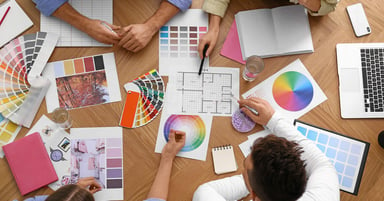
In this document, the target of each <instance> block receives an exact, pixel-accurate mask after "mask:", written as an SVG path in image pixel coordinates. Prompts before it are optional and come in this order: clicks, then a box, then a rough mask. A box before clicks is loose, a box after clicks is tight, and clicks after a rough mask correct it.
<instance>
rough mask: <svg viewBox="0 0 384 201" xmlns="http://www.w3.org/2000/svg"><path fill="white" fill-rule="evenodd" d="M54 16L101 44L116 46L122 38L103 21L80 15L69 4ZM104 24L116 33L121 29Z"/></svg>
mask: <svg viewBox="0 0 384 201" xmlns="http://www.w3.org/2000/svg"><path fill="white" fill-rule="evenodd" d="M52 15H53V16H55V17H57V18H59V19H61V20H63V21H65V22H67V23H68V24H71V25H72V26H74V27H75V28H77V29H79V30H80V31H82V32H84V33H86V34H88V35H89V36H90V37H92V38H94V39H95V40H97V41H99V42H102V43H107V44H116V43H118V42H119V40H120V37H119V36H118V35H117V34H116V33H115V32H112V31H110V30H109V29H108V28H106V27H105V26H104V25H102V21H100V20H96V19H89V18H88V17H86V16H84V15H82V14H80V13H79V12H78V11H77V10H75V9H74V8H73V7H72V6H71V5H70V4H69V3H68V2H66V3H64V4H63V5H62V6H60V7H59V8H58V9H56V10H55V12H53V13H52ZM103 23H105V24H107V25H108V26H109V27H111V28H112V29H113V30H115V31H118V30H119V29H120V27H118V26H115V25H112V24H108V23H107V22H103Z"/></svg>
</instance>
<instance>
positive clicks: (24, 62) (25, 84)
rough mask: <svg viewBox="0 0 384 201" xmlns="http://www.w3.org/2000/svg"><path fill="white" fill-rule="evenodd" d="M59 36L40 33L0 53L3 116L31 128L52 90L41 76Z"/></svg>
mask: <svg viewBox="0 0 384 201" xmlns="http://www.w3.org/2000/svg"><path fill="white" fill-rule="evenodd" d="M57 40H58V36H57V35H55V34H52V33H45V32H37V33H33V34H27V35H24V36H20V37H18V38H16V39H14V40H12V41H10V42H9V43H8V44H7V45H5V46H4V47H3V48H2V49H1V50H0V72H1V75H0V103H1V106H0V113H1V114H2V115H3V116H4V117H5V118H8V119H10V120H11V121H13V122H15V123H17V124H19V125H22V126H26V127H29V126H30V125H31V123H32V120H33V118H34V116H35V114H36V112H37V110H38V108H39V106H40V103H41V101H42V99H43V98H44V95H45V93H46V91H47V89H48V86H49V81H48V80H46V79H44V78H42V77H41V76H40V74H41V72H42V71H43V69H44V67H45V64H46V63H47V61H48V59H49V57H50V55H51V53H52V51H53V49H54V48H55V45H56V43H57Z"/></svg>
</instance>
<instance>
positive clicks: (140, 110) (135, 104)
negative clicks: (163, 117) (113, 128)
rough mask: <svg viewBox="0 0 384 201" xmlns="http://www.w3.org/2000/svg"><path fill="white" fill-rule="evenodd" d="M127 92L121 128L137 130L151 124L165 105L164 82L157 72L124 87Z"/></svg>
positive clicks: (154, 71) (147, 74) (152, 71)
mask: <svg viewBox="0 0 384 201" xmlns="http://www.w3.org/2000/svg"><path fill="white" fill-rule="evenodd" d="M124 88H125V90H126V91H127V98H126V101H125V105H124V109H123V113H122V115H121V119H120V126H123V127H127V128H136V127H140V126H144V125H146V124H147V123H149V122H151V121H152V120H153V119H154V118H155V117H156V116H157V115H158V114H159V112H160V110H161V108H162V107H163V103H164V92H165V87H164V82H163V79H162V78H161V76H160V75H159V73H158V72H157V70H151V71H149V72H148V73H146V74H144V75H142V76H140V77H138V78H136V79H134V80H133V81H131V82H129V83H127V84H125V85H124Z"/></svg>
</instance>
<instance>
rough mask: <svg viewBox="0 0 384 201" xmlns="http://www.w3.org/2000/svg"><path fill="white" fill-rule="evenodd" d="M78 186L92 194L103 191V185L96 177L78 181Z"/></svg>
mask: <svg viewBox="0 0 384 201" xmlns="http://www.w3.org/2000/svg"><path fill="white" fill-rule="evenodd" d="M77 185H78V186H80V187H82V188H84V189H86V190H88V191H89V192H91V193H96V192H98V191H101V189H102V188H101V185H100V184H99V183H98V182H97V181H96V179H95V178H94V177H83V178H80V179H79V180H78V181H77Z"/></svg>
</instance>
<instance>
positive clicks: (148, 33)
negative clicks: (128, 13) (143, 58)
mask: <svg viewBox="0 0 384 201" xmlns="http://www.w3.org/2000/svg"><path fill="white" fill-rule="evenodd" d="M156 32H157V29H156V28H155V27H153V26H151V25H149V24H132V25H129V26H126V27H124V28H123V29H122V30H121V31H120V33H119V35H120V37H122V39H121V40H120V42H119V46H121V47H123V48H125V49H127V50H128V51H131V52H138V51H139V50H141V49H143V48H144V47H145V46H146V45H147V44H148V43H149V41H151V39H152V37H153V35H154V34H155V33H156Z"/></svg>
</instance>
